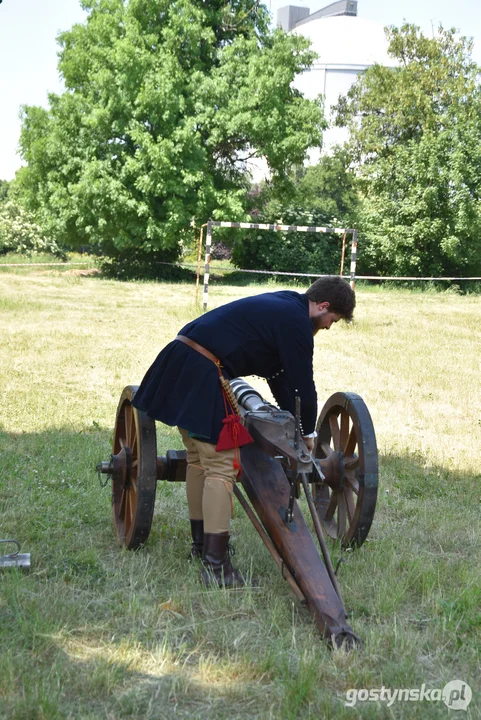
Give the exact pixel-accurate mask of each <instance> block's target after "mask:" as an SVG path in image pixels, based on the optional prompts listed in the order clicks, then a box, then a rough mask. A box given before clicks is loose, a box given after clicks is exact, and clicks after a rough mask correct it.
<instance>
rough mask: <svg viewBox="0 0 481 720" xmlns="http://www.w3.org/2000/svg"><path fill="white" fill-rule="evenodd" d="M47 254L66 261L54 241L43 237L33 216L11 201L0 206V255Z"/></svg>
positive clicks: (62, 251) (64, 254)
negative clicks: (8, 253) (10, 253)
mask: <svg viewBox="0 0 481 720" xmlns="http://www.w3.org/2000/svg"><path fill="white" fill-rule="evenodd" d="M7 252H15V253H22V254H24V255H31V254H32V253H38V252H47V253H51V254H52V255H55V256H56V257H60V258H62V259H66V253H65V251H64V250H62V248H60V247H59V246H58V245H57V243H56V242H55V240H52V239H49V238H47V237H45V236H44V235H43V233H42V230H41V228H40V227H39V225H37V224H36V223H35V220H34V218H33V216H32V215H31V214H30V213H29V212H27V210H25V209H24V208H23V207H21V206H20V205H17V204H16V203H15V202H13V201H11V200H10V201H7V202H6V203H4V204H3V205H0V253H2V254H5V253H7Z"/></svg>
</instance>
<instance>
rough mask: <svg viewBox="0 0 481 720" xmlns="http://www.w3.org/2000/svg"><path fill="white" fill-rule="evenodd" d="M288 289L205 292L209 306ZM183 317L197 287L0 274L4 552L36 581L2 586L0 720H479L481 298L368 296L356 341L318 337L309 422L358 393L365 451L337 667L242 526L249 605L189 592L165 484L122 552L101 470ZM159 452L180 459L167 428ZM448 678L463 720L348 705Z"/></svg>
mask: <svg viewBox="0 0 481 720" xmlns="http://www.w3.org/2000/svg"><path fill="white" fill-rule="evenodd" d="M281 288H282V286H281V285H276V286H273V285H265V286H262V287H261V286H255V287H251V288H249V287H229V286H226V285H223V286H215V285H214V286H213V287H212V289H211V295H210V301H211V306H212V307H214V306H216V305H219V304H222V303H225V302H228V301H230V300H233V299H235V298H238V297H241V296H246V295H249V294H251V293H258V292H261V291H265V290H269V289H281ZM198 313H199V309H198V306H197V305H196V303H195V298H194V287H193V286H190V285H166V284H154V283H119V282H115V281H108V280H102V279H101V278H99V277H83V276H81V275H79V274H78V273H77V274H76V273H69V272H62V273H60V274H59V273H58V272H57V271H56V270H55V269H48V268H44V269H43V268H32V269H30V270H29V271H28V272H27V271H25V270H22V272H18V273H15V272H6V271H1V275H0V330H1V337H2V342H1V345H0V377H1V387H2V410H1V415H0V458H1V464H2V473H1V476H0V537H3V538H6V537H12V536H13V537H16V538H18V539H19V540H20V541H21V543H22V550H23V551H24V552H27V551H28V552H30V553H31V556H32V568H31V571H30V572H29V573H24V572H22V571H19V570H3V571H0V573H1V574H0V587H1V594H0V647H1V649H2V652H1V655H0V717H1V718H8V719H15V720H57V719H60V718H62V719H63V718H65V719H67V718H76V719H77V718H79V719H81V720H94V719H95V720H100V719H105V720H117V719H118V720H121V719H123V718H139V719H140V718H142V719H143V718H148V719H152V720H154V719H161V718H177V717H179V718H183V717H191V718H199V719H200V718H209V719H213V720H217V719H221V718H235V719H244V718H245V719H247V718H249V719H250V720H252V719H253V718H282V719H284V718H316V719H318V718H320V719H324V718H336V719H337V718H339V719H341V720H344V719H351V718H419V719H421V718H422V719H423V720H424V718H428V719H430V718H447V717H454V716H457V715H458V716H461V717H467V718H479V717H481V692H480V691H481V687H480V677H481V658H480V648H481V603H480V600H481V594H480V589H481V578H480V572H479V568H480V560H481V551H480V529H481V528H480V525H481V523H480V508H481V505H480V501H481V487H480V480H481V477H480V465H481V404H480V382H479V379H480V372H481V352H480V348H481V329H480V328H481V299H480V298H479V297H476V296H465V297H461V296H458V295H455V294H449V293H442V294H441V293H434V292H433V293H411V292H409V291H395V290H390V291H387V290H379V289H362V288H361V289H360V290H359V291H358V308H357V311H356V320H355V322H354V323H353V324H352V325H342V324H339V325H338V326H335V327H333V329H332V330H331V331H330V332H329V333H320V334H319V335H318V336H317V338H316V356H315V374H316V383H317V388H318V394H319V398H320V403H321V405H322V404H323V402H324V400H326V399H327V398H328V397H329V396H330V395H331V394H332V393H333V392H336V391H338V390H350V391H353V392H357V393H359V394H360V395H361V396H362V397H363V398H364V400H365V401H366V403H367V405H368V407H369V409H370V411H371V415H372V418H373V422H374V426H375V428H376V433H377V439H378V447H379V452H380V467H381V477H380V492H379V500H378V507H377V511H376V516H375V520H374V524H373V527H372V530H371V533H370V536H369V540H368V542H366V543H365V545H364V546H363V547H362V548H361V549H360V550H359V551H356V552H353V553H347V554H346V562H344V563H343V564H342V566H341V570H340V584H341V588H342V590H343V594H344V599H345V602H346V605H347V608H348V611H349V616H350V622H351V624H352V626H353V628H354V630H355V632H357V633H358V634H359V635H360V636H361V637H362V639H363V642H364V649H363V651H362V653H358V652H354V653H351V654H345V653H343V652H331V651H329V650H328V649H327V647H326V646H325V644H324V643H323V642H322V641H321V639H320V638H319V635H318V633H317V630H316V629H315V627H314V624H313V622H312V620H311V617H310V615H309V614H308V613H307V612H306V611H305V610H303V609H302V608H300V607H299V606H298V605H297V604H296V603H295V601H294V596H293V595H292V594H291V591H290V590H289V587H288V585H287V584H286V583H285V582H284V581H283V580H282V578H281V577H280V575H279V572H278V570H277V568H276V567H275V565H274V563H273V562H272V560H271V558H270V556H269V555H268V553H267V551H266V550H265V548H264V546H263V545H262V543H261V541H260V540H259V538H258V537H257V534H256V533H255V531H254V529H253V528H252V526H251V525H250V523H249V521H248V520H247V518H246V517H245V516H244V515H243V513H242V510H241V509H240V508H239V507H237V508H236V515H235V519H234V521H233V534H234V543H235V546H236V550H237V554H236V558H235V561H236V564H237V565H238V567H239V568H241V569H243V570H246V569H251V568H252V569H254V570H255V574H256V576H257V577H259V579H260V585H261V588H260V589H259V590H249V589H248V590H237V591H231V592H226V591H207V590H204V589H203V588H202V587H201V585H200V584H199V582H198V579H197V572H198V569H197V568H196V567H195V566H192V565H190V564H188V563H187V562H186V555H187V553H188V548H189V536H188V515H187V509H186V503H185V499H184V488H183V486H182V485H177V486H172V485H171V486H167V487H166V486H165V485H164V483H159V488H158V494H157V503H156V515H155V518H154V524H153V529H152V533H151V536H150V539H149V542H148V544H147V546H146V547H145V548H143V549H142V550H141V551H139V552H137V553H129V552H126V551H122V550H121V549H119V547H118V546H117V544H116V541H115V538H114V535H113V527H112V522H111V510H110V492H109V489H108V488H107V487H106V488H104V489H101V488H100V485H99V482H98V479H97V475H96V472H95V465H96V464H97V462H99V461H100V460H108V458H109V455H110V443H111V435H112V427H113V422H114V417H115V410H116V406H117V401H118V398H119V396H120V393H121V390H122V388H123V387H124V386H125V385H128V384H137V383H138V382H139V381H140V380H141V378H142V376H143V374H144V372H145V370H146V369H147V368H148V366H149V365H150V363H151V361H152V360H153V359H154V357H155V356H156V354H157V353H158V351H159V350H160V349H161V348H162V347H163V345H164V344H166V343H167V342H168V341H169V340H170V339H171V338H172V337H173V336H174V335H175V334H176V333H177V331H178V330H179V329H180V327H182V325H183V324H184V323H185V322H186V321H188V320H189V319H192V318H193V317H195V316H196V315H197V314H198ZM258 386H259V383H258ZM158 441H159V454H160V453H161V452H163V451H165V450H166V449H167V448H175V447H180V443H179V439H178V438H177V436H176V434H175V432H174V431H172V430H171V429H170V428H167V427H163V426H160V425H158ZM330 547H331V550H332V554H333V557H334V559H335V560H337V558H338V557H339V556H340V554H341V551H340V549H339V547H338V546H336V545H335V544H333V543H331V545H330ZM454 679H460V680H464V681H466V682H468V683H469V685H470V686H471V689H472V692H473V699H472V702H471V704H470V706H469V708H468V711H467V713H466V714H462V713H460V712H457V713H456V712H455V711H452V710H451V711H450V710H448V708H447V707H446V706H445V704H444V703H443V702H442V701H440V700H435V699H434V700H431V701H427V700H425V701H423V702H409V701H402V702H401V701H400V702H394V703H393V704H392V705H391V706H390V707H388V706H387V703H386V702H380V703H376V702H367V701H366V702H361V701H359V702H358V703H357V704H356V706H355V707H347V706H345V703H346V691H347V690H349V689H351V688H354V689H358V690H359V689H363V688H366V689H373V688H381V687H382V686H384V687H386V688H391V689H393V688H420V687H421V686H422V684H423V683H424V684H425V685H426V687H427V688H429V689H442V688H443V687H444V685H445V684H446V683H448V682H449V681H451V680H454Z"/></svg>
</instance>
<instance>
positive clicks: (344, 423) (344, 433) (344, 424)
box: [339, 412, 349, 453]
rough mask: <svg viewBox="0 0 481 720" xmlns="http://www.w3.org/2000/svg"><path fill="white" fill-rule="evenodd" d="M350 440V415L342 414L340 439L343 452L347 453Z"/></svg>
mask: <svg viewBox="0 0 481 720" xmlns="http://www.w3.org/2000/svg"><path fill="white" fill-rule="evenodd" d="M348 438H349V415H348V414H347V412H341V437H340V441H339V442H340V447H339V449H340V450H341V452H344V453H345V452H346V451H345V448H346V445H347V441H348Z"/></svg>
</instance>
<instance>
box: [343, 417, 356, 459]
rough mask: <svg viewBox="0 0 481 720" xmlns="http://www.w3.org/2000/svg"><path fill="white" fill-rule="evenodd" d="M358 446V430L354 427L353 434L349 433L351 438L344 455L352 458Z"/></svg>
mask: <svg viewBox="0 0 481 720" xmlns="http://www.w3.org/2000/svg"><path fill="white" fill-rule="evenodd" d="M356 445H357V435H356V428H355V427H354V425H353V426H352V428H351V432H350V433H349V438H348V441H347V443H346V449H345V450H344V455H347V456H348V457H351V456H352V455H354V450H355V449H356Z"/></svg>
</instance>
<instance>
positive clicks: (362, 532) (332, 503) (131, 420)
mask: <svg viewBox="0 0 481 720" xmlns="http://www.w3.org/2000/svg"><path fill="white" fill-rule="evenodd" d="M230 387H231V391H232V393H233V395H234V396H235V399H236V402H237V405H238V409H239V414H240V415H241V418H242V422H243V424H244V425H245V426H246V428H247V430H248V431H249V433H250V435H251V436H252V438H253V440H254V442H253V443H251V444H249V445H245V446H244V447H242V448H241V473H240V477H239V480H238V482H237V484H236V485H235V487H234V493H235V496H236V498H237V500H238V501H239V503H240V504H241V506H242V507H243V509H244V510H245V512H246V513H247V516H248V517H249V519H250V520H251V522H252V524H253V525H254V527H255V529H256V530H257V532H258V533H259V535H260V537H261V539H262V540H263V542H264V544H265V546H266V548H267V549H268V551H269V552H270V554H271V555H272V557H273V559H274V561H275V562H276V564H277V565H278V567H279V568H280V570H281V572H282V575H283V577H284V578H285V579H286V580H287V582H288V583H289V585H290V587H291V588H292V590H293V592H294V594H295V595H296V597H297V599H298V600H299V601H300V602H301V603H303V604H304V605H305V606H306V607H307V608H308V610H309V611H310V613H311V614H312V616H313V618H314V621H315V623H316V625H317V627H318V628H319V630H320V631H321V633H322V635H323V636H324V637H325V638H326V639H327V641H328V642H329V643H330V644H332V645H335V646H341V645H342V644H345V645H346V647H351V646H353V645H357V644H359V642H360V641H359V638H358V637H357V636H356V635H355V634H354V631H353V630H352V628H351V626H350V625H349V624H348V622H347V618H346V611H345V608H344V603H343V600H342V595H341V591H340V588H339V583H338V581H337V577H336V573H335V571H334V568H333V566H332V563H331V560H330V557H329V553H328V549H327V545H326V541H325V534H327V535H328V536H329V537H330V538H332V539H333V540H335V541H338V542H339V543H340V544H341V546H342V547H343V548H355V547H359V546H360V545H362V543H363V542H364V541H365V540H366V537H367V535H368V533H369V529H370V527H371V523H372V520H373V516H374V511H375V506H376V498H377V485H378V457H377V446H376V436H375V432H374V427H373V424H372V420H371V417H370V414H369V411H368V409H367V407H366V405H365V403H364V401H363V400H362V398H361V397H360V396H359V395H356V394H355V393H345V392H338V393H335V394H334V395H332V396H331V397H330V398H329V399H328V400H327V401H326V403H325V404H324V407H323V408H322V410H321V413H320V415H319V419H318V422H317V438H316V444H315V448H314V451H313V452H312V454H311V453H309V452H308V449H307V447H306V445H305V443H304V442H303V440H302V438H301V434H300V419H299V418H300V407H299V405H298V404H297V405H296V415H295V416H293V415H292V414H291V413H290V412H287V411H284V410H281V409H279V408H277V407H275V406H274V405H272V404H270V403H269V402H266V401H265V400H264V399H263V398H262V396H261V394H260V393H259V392H257V391H256V390H254V389H253V388H252V387H251V386H250V385H249V384H248V383H247V382H246V381H245V380H243V379H241V378H236V379H235V380H232V381H230ZM136 390H137V387H136V386H132V385H129V386H127V387H126V388H125V389H124V390H123V392H122V394H121V397H120V401H119V404H118V408H117V414H116V420H115V430H114V438H113V448H112V455H111V457H110V460H109V461H107V462H101V463H100V464H99V465H98V466H97V470H98V472H99V475H100V474H105V475H108V476H110V477H111V482H112V511H113V519H114V526H115V531H116V534H117V538H118V540H119V542H120V543H121V545H123V546H125V547H126V548H128V549H131V550H136V549H137V548H139V547H141V546H142V545H144V544H145V543H146V542H147V539H148V537H149V533H150V528H151V525H152V519H153V514H154V504H155V496H156V486H157V481H158V480H165V481H168V482H182V481H185V475H186V451H185V450H168V451H167V453H166V455H165V456H160V457H159V456H157V443H156V427H155V421H154V420H153V419H152V418H150V417H148V416H147V415H146V413H144V412H142V411H140V410H138V409H137V408H135V407H134V406H133V405H132V401H133V399H134V396H135V393H136ZM301 489H302V490H303V492H304V494H305V496H306V500H307V505H308V508H309V511H310V514H311V518H312V521H313V526H314V535H315V536H317V540H318V543H319V546H320V550H321V553H319V551H318V549H317V546H316V543H315V541H314V537H313V535H312V534H311V532H310V530H309V528H308V526H307V523H306V520H305V519H304V516H303V514H302V511H301V507H300V504H299V502H298V500H299V498H300V494H301Z"/></svg>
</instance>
